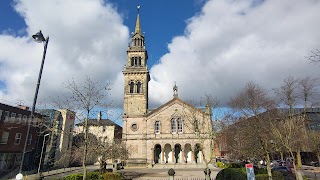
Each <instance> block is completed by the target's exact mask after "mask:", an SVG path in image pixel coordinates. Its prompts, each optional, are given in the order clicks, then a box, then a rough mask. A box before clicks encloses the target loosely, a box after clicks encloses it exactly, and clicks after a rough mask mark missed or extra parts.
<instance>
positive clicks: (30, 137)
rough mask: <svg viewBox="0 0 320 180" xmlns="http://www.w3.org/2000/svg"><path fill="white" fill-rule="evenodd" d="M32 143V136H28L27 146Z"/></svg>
mask: <svg viewBox="0 0 320 180" xmlns="http://www.w3.org/2000/svg"><path fill="white" fill-rule="evenodd" d="M31 143H32V134H29V136H28V145H30V144H31Z"/></svg>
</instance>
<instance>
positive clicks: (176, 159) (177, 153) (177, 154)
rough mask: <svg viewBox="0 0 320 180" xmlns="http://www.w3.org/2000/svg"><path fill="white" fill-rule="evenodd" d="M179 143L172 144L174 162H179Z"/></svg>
mask: <svg viewBox="0 0 320 180" xmlns="http://www.w3.org/2000/svg"><path fill="white" fill-rule="evenodd" d="M180 155H181V145H180V144H176V145H174V159H175V163H180V161H181V158H180Z"/></svg>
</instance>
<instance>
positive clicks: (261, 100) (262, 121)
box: [229, 82, 274, 179]
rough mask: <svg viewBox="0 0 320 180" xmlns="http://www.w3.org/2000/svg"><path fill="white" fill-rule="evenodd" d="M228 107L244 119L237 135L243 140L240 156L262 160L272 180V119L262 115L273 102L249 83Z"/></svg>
mask: <svg viewBox="0 0 320 180" xmlns="http://www.w3.org/2000/svg"><path fill="white" fill-rule="evenodd" d="M229 105H230V107H231V108H233V109H234V110H235V111H236V112H237V114H238V116H241V117H244V118H245V119H246V120H245V122H242V123H241V126H240V128H241V129H238V131H237V132H238V134H239V135H240V137H241V138H245V140H244V141H243V143H244V145H242V146H241V147H242V148H241V154H248V155H249V156H250V154H251V157H252V158H259V157H260V158H264V159H265V160H266V162H267V171H268V176H269V179H272V174H271V166H270V152H271V150H272V145H271V140H272V135H271V133H270V131H269V130H270V124H271V121H272V119H273V116H271V114H270V113H264V112H266V111H267V110H269V109H273V108H274V101H273V100H272V99H271V98H270V97H269V96H268V94H267V91H266V90H265V89H264V88H262V87H261V86H259V85H258V84H256V83H253V82H249V83H248V84H247V85H246V86H245V87H244V88H243V89H242V90H241V91H240V92H239V93H238V94H236V95H235V96H234V97H233V98H231V100H230V102H229ZM249 147H250V148H249Z"/></svg>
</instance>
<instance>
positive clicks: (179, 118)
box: [122, 13, 214, 166]
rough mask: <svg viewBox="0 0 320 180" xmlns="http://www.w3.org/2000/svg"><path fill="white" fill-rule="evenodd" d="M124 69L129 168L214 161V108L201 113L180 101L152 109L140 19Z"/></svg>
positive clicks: (125, 121) (125, 126)
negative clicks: (149, 101)
mask: <svg viewBox="0 0 320 180" xmlns="http://www.w3.org/2000/svg"><path fill="white" fill-rule="evenodd" d="M131 41H132V42H131V44H129V47H128V50H127V56H128V58H127V64H126V65H125V67H124V70H123V75H124V106H123V108H124V114H123V135H122V139H123V142H124V143H125V144H126V147H127V149H128V150H129V153H130V155H129V159H128V160H127V164H128V165H148V166H151V165H152V164H186V165H188V164H190V165H191V164H203V163H204V162H205V160H206V161H208V160H209V159H211V158H212V159H214V158H213V156H214V155H213V153H214V151H213V148H212V147H213V146H214V145H213V142H212V136H211V135H212V121H211V116H212V113H211V110H210V108H209V107H208V108H205V109H198V108H196V107H194V106H192V105H190V104H188V103H186V102H184V101H183V100H181V99H179V97H178V88H177V86H176V85H175V86H174V88H173V99H172V100H170V101H169V102H167V103H165V104H163V105H162V106H160V107H158V108H157V109H154V110H149V109H148V82H149V81H150V75H149V70H148V67H147V59H148V53H147V50H146V47H145V39H144V35H143V34H142V33H141V27H140V17H139V13H138V15H137V20H136V27H135V32H134V33H133V34H132V36H131Z"/></svg>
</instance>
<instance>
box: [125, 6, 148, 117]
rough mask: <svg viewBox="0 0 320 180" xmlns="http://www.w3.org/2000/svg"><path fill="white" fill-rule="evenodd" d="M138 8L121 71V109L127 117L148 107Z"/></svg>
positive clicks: (144, 59)
mask: <svg viewBox="0 0 320 180" xmlns="http://www.w3.org/2000/svg"><path fill="white" fill-rule="evenodd" d="M139 9H140V6H138V15H137V21H136V27H135V30H134V32H133V33H132V36H131V43H130V44H129V46H128V50H127V56H128V58H127V64H126V65H125V67H124V69H123V71H122V72H123V75H124V103H123V106H124V107H123V109H124V115H125V116H127V117H130V116H141V115H144V114H146V113H147V109H148V82H149V81H150V75H149V70H148V67H147V59H148V53H147V50H146V47H145V41H144V35H143V34H142V32H141V27H140V15H139Z"/></svg>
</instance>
